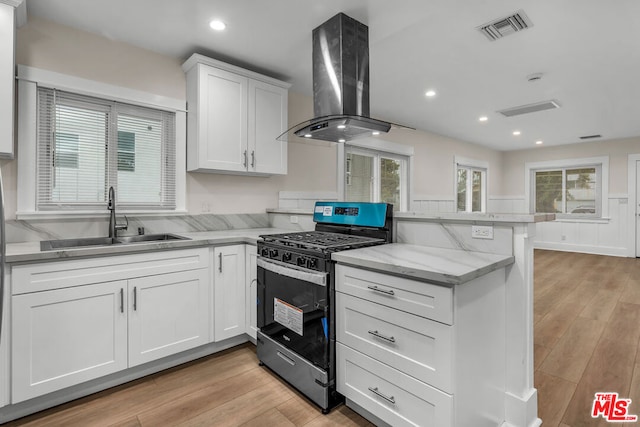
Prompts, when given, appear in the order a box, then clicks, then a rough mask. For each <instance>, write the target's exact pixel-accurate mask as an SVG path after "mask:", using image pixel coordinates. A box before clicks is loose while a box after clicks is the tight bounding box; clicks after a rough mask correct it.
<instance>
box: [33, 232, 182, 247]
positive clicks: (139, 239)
mask: <svg viewBox="0 0 640 427" xmlns="http://www.w3.org/2000/svg"><path fill="white" fill-rule="evenodd" d="M171 240H191V239H189V238H188V237H182V236H177V235H175V234H169V233H162V234H143V235H139V236H122V237H116V238H110V237H86V238H79V239H61V240H45V241H42V242H40V250H41V251H53V250H56V249H76V248H86V247H95V246H111V245H122V244H125V245H126V244H132V243H152V242H164V241H171Z"/></svg>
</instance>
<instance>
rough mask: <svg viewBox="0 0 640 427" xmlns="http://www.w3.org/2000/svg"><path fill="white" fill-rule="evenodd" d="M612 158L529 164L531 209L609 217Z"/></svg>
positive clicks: (559, 215) (567, 215)
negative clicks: (610, 164)
mask: <svg viewBox="0 0 640 427" xmlns="http://www.w3.org/2000/svg"><path fill="white" fill-rule="evenodd" d="M608 170H609V158H608V157H593V158H585V159H568V160H557V161H548V162H537V163H527V164H526V175H525V176H526V179H527V180H528V182H529V184H528V188H529V193H530V197H529V206H530V208H529V211H530V212H535V213H555V214H556V217H557V218H581V217H584V218H606V216H607V215H608V209H607V204H606V203H605V201H606V200H607V198H608V185H609V184H608V173H609V172H608Z"/></svg>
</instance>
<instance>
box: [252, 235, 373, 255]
mask: <svg viewBox="0 0 640 427" xmlns="http://www.w3.org/2000/svg"><path fill="white" fill-rule="evenodd" d="M260 237H261V238H262V239H264V241H265V242H269V243H272V244H278V245H282V246H287V247H294V248H303V249H312V250H319V251H323V252H324V251H335V250H337V249H340V250H345V249H351V248H354V247H360V246H369V245H373V244H379V243H383V242H384V240H383V239H379V238H373V237H363V236H354V235H351V234H341V233H331V232H325V231H309V232H300V233H282V234H269V235H264V236H260Z"/></svg>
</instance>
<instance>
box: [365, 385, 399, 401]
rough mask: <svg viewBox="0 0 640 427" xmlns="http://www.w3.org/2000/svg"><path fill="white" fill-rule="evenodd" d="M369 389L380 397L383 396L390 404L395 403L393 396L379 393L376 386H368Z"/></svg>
mask: <svg viewBox="0 0 640 427" xmlns="http://www.w3.org/2000/svg"><path fill="white" fill-rule="evenodd" d="M369 391H370V392H371V393H373V394H375V395H376V396H380V397H381V398H383V399H384V400H386V401H387V402H389V403H391V404H392V405H395V404H396V399H394V398H393V396H387V395H386V394H383V393H380V392H379V391H378V387H376V388H373V387H369Z"/></svg>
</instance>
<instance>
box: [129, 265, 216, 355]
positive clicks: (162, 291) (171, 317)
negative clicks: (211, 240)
mask: <svg viewBox="0 0 640 427" xmlns="http://www.w3.org/2000/svg"><path fill="white" fill-rule="evenodd" d="M208 289H209V275H208V273H207V270H206V269H200V270H191V271H183V272H179V273H171V274H165V275H162V276H151V277H141V278H138V279H132V280H130V281H129V298H130V299H131V298H132V299H133V301H131V302H130V303H129V308H130V311H129V366H130V367H131V366H136V365H140V364H142V363H145V362H150V361H152V360H156V359H159V358H161V357H165V356H170V355H172V354H175V353H178V352H181V351H184V350H188V349H190V348H194V347H197V346H200V345H203V344H206V343H207V342H209V327H208V324H209V304H208V299H209V292H208Z"/></svg>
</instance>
